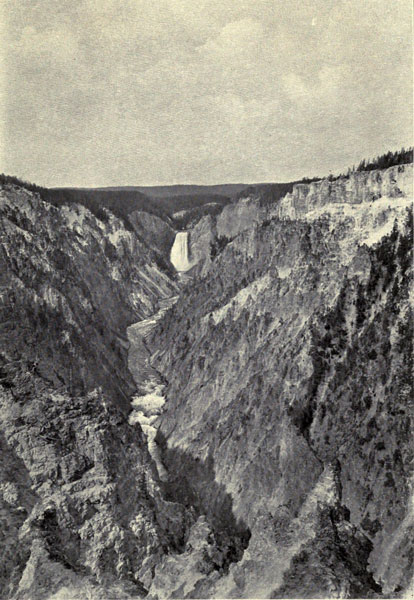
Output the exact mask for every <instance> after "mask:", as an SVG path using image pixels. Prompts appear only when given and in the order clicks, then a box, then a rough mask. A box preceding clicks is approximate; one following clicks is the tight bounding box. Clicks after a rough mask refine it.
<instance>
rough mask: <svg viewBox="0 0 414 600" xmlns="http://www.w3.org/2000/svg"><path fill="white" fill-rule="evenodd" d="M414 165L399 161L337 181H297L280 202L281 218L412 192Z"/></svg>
mask: <svg viewBox="0 0 414 600" xmlns="http://www.w3.org/2000/svg"><path fill="white" fill-rule="evenodd" d="M412 182H413V166H412V164H408V165H398V166H395V167H390V168H389V169H386V170H384V171H381V170H376V171H361V172H355V173H351V174H350V175H349V176H348V177H340V178H339V179H336V180H335V181H329V179H322V180H321V181H317V182H313V183H310V184H297V185H295V186H294V188H293V191H292V193H289V194H286V196H285V197H284V198H283V199H282V201H281V202H280V205H279V211H278V216H279V217H280V218H284V217H287V218H300V217H301V216H303V215H306V213H309V212H311V211H313V210H315V209H317V208H322V207H324V206H325V205H327V204H337V203H345V204H361V203H362V202H374V201H375V200H378V199H379V198H384V197H387V198H399V197H407V196H411V194H412Z"/></svg>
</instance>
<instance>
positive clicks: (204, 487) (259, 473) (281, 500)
mask: <svg viewBox="0 0 414 600" xmlns="http://www.w3.org/2000/svg"><path fill="white" fill-rule="evenodd" d="M410 173H412V166H409V165H401V166H399V167H393V168H391V169H387V170H386V171H384V172H379V171H373V172H369V173H355V174H352V175H351V176H350V178H349V179H348V180H342V179H339V180H336V181H328V180H324V181H321V182H316V183H313V184H309V185H299V186H296V187H294V189H293V190H292V193H291V194H288V195H287V196H285V198H283V199H282V200H280V201H277V202H275V203H272V202H269V201H268V200H267V199H266V198H264V197H261V196H260V194H259V193H255V194H253V195H249V197H246V198H242V199H240V200H239V201H238V202H235V203H232V204H231V205H228V206H226V207H225V208H224V210H223V211H222V213H221V214H219V215H207V216H206V217H203V218H202V219H201V220H200V221H199V222H198V223H197V225H196V226H195V227H194V228H193V229H192V230H191V231H189V232H188V236H186V237H188V241H189V255H188V256H189V258H190V259H191V260H194V261H198V264H197V265H196V266H195V267H193V268H192V269H191V270H190V271H189V272H188V274H186V278H185V279H182V280H181V281H179V280H178V278H177V277H176V275H175V274H174V273H173V270H172V268H171V263H170V261H169V259H168V255H169V250H170V248H171V246H172V242H173V236H174V232H173V231H172V230H170V227H169V225H168V224H166V223H164V222H160V220H159V219H158V218H157V217H154V216H150V215H147V214H146V213H142V214H141V213H140V212H139V213H138V212H137V213H134V214H133V216H132V218H131V222H132V224H133V227H131V228H126V226H125V223H124V222H122V221H120V220H118V219H117V218H115V217H114V216H113V215H112V214H111V213H110V212H109V211H106V210H103V211H101V213H100V214H101V218H97V217H96V216H94V215H92V214H91V213H90V212H89V211H88V210H87V209H86V208H84V207H82V206H79V205H76V204H72V205H71V206H60V207H59V208H57V207H55V206H52V205H50V204H47V203H45V202H43V201H42V200H41V199H40V197H39V196H38V195H37V194H35V193H32V192H28V191H27V190H25V189H23V188H20V187H18V186H14V185H5V186H3V187H2V189H1V190H0V217H1V221H0V236H1V237H0V247H1V255H0V260H1V269H0V294H1V296H0V298H1V304H0V339H1V352H0V446H1V458H0V515H1V518H2V523H3V527H2V531H1V534H0V537H1V545H2V550H3V559H2V569H1V570H0V596H1V597H2V598H3V597H4V598H13V599H16V600H52V599H55V600H58V599H59V600H61V599H64V598H67V599H69V598H70V599H71V600H73V599H79V600H81V599H83V598H85V597H86V596H87V597H90V598H92V599H94V600H95V599H96V600H97V599H98V598H99V599H105V600H106V599H107V598H109V597H115V598H117V599H118V598H143V597H145V596H146V597H148V598H149V599H151V600H164V599H165V600H166V599H167V598H171V597H176V598H252V597H255V598H260V597H263V598H279V597H283V598H295V597H296V598H297V597H329V598H331V597H342V598H344V597H345V598H356V597H365V598H381V597H393V598H394V597H395V598H400V597H404V595H405V593H406V590H408V589H409V578H410V575H411V573H412V556H413V554H412V547H411V545H410V544H411V542H412V533H413V530H414V522H413V513H412V511H411V510H410V506H411V505H410V491H411V487H410V485H411V483H410V481H411V479H410V478H411V471H410V462H411V461H412V457H413V452H412V444H411V439H412V437H411V434H412V430H411V429H410V421H409V401H410V398H411V397H412V394H413V389H412V339H413V319H412V212H410V206H411V205H412V196H411V189H410ZM160 246H161V247H160ZM127 329H128V335H129V339H128V338H127ZM151 386H152V387H151ZM161 393H162V407H161V408H160V410H158V409H157V410H154V411H153V413H151V414H150V415H149V416H148V415H145V414H141V413H143V410H144V408H145V406H144V405H145V403H146V402H147V403H148V402H149V397H150V396H151V401H153V400H154V398H153V396H154V395H157V394H158V395H159V394H161ZM157 401H160V397H158V396H157ZM132 408H133V410H131V409H132ZM140 411H141V413H140ZM138 413H140V414H139V415H138ZM137 415H138V416H137ZM138 417H139V418H138ZM141 425H142V427H141ZM142 428H144V430H145V428H147V430H148V431H151V436H152V437H151V438H149V437H148V435H146V434H145V431H144V430H143V429H142ZM155 431H157V434H156V438H155V440H154V439H153V435H155ZM151 444H152V447H151V448H150V449H151V453H152V455H153V456H154V457H155V459H156V462H157V465H156V464H154V460H152V458H151V454H150V452H149V446H151ZM157 467H158V470H157ZM160 477H161V479H160Z"/></svg>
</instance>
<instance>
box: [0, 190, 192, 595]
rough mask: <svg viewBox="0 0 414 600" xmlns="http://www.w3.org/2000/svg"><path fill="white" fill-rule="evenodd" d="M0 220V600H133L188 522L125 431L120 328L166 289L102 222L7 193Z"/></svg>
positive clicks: (132, 429) (156, 272)
mask: <svg viewBox="0 0 414 600" xmlns="http://www.w3.org/2000/svg"><path fill="white" fill-rule="evenodd" d="M0 212H1V225H0V227H1V229H0V231H1V284H0V285H1V317H0V319H1V322H0V336H1V353H0V430H1V433H0V443H1V450H2V452H1V454H2V459H1V464H0V475H1V480H0V490H1V496H0V502H1V504H0V506H1V508H0V511H1V515H2V523H3V526H2V532H1V538H2V541H1V546H2V568H1V572H0V596H1V597H2V598H8V597H14V598H19V599H20V598H21V599H28V600H29V599H30V600H37V599H39V600H40V599H42V598H49V597H52V596H53V595H54V594H55V593H57V594H58V595H59V597H65V594H66V595H67V597H70V598H74V597H79V598H84V597H85V593H86V591H85V590H87V591H88V593H89V594H90V597H92V598H93V597H96V598H98V597H102V596H103V597H105V598H107V597H108V596H107V594H114V596H115V597H118V598H119V597H131V595H132V596H135V597H137V596H138V597H140V596H142V595H143V594H145V585H146V584H148V577H149V580H151V577H152V570H153V568H154V565H155V564H156V563H157V562H158V561H159V559H160V557H161V556H162V555H163V553H164V552H165V551H168V550H169V549H171V548H175V549H179V548H180V545H181V544H182V543H183V539H184V536H185V531H186V528H187V525H186V520H188V519H189V520H190V522H191V518H192V517H191V514H190V513H188V511H187V512H186V511H185V509H184V508H183V507H181V506H179V505H177V504H174V503H171V502H165V501H164V500H163V499H162V496H161V493H160V491H159V486H158V483H157V482H158V477H157V474H156V471H155V468H154V464H153V461H152V460H151V458H150V456H149V454H148V450H147V444H146V440H145V438H144V436H143V433H142V431H141V428H140V426H139V425H135V426H131V425H129V424H128V413H129V412H130V400H131V395H132V393H133V392H134V391H135V384H134V381H133V379H132V377H131V373H130V372H129V370H128V366H127V355H128V341H127V338H126V328H127V326H128V325H129V324H131V323H133V322H135V321H138V320H140V319H142V318H144V317H145V316H148V315H150V314H152V313H153V312H155V311H156V310H157V307H158V305H159V302H160V300H161V299H162V298H166V297H169V296H171V295H172V294H173V293H175V292H176V290H177V287H176V284H175V282H174V281H173V280H172V279H171V278H170V277H169V276H168V274H167V273H165V272H163V271H162V270H160V268H159V266H158V265H157V261H158V258H157V256H156V253H155V252H152V251H151V250H149V249H148V246H146V245H142V243H141V242H140V241H139V239H138V238H137V236H136V235H135V234H134V233H133V232H131V231H128V230H126V229H125V227H124V226H123V224H122V222H120V221H119V220H117V219H116V218H115V217H113V215H111V214H110V213H108V214H107V218H106V219H105V221H100V220H98V219H97V218H95V217H94V216H93V215H92V214H91V213H90V212H89V211H88V210H87V209H85V208H84V207H82V206H78V205H72V206H71V207H66V206H63V207H61V208H56V207H54V206H51V205H50V204H47V203H45V202H43V201H42V200H41V199H40V198H39V196H38V195H36V194H33V193H31V192H28V191H27V190H24V189H22V188H19V187H17V186H6V187H4V188H3V189H2V190H1V192H0ZM62 590H63V591H62ZM65 590H66V591H65Z"/></svg>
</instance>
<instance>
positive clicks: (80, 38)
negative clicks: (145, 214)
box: [1, 0, 412, 185]
mask: <svg viewBox="0 0 414 600" xmlns="http://www.w3.org/2000/svg"><path fill="white" fill-rule="evenodd" d="M5 3H6V5H7V6H6V8H7V10H8V15H9V22H8V25H7V28H8V44H9V47H10V49H11V51H10V53H9V54H8V56H7V60H6V62H7V66H8V69H7V89H6V105H7V106H6V112H5V117H6V118H5V121H6V131H5V134H6V136H5V140H6V141H5V144H6V145H7V153H5V162H4V165H2V167H1V169H2V170H4V171H7V172H11V173H15V174H18V175H21V176H23V177H26V178H28V179H31V180H35V181H37V182H39V183H46V184H50V185H63V184H66V185H70V184H72V185H92V184H98V185H110V184H127V183H129V184H131V183H137V184H138V183H142V184H151V183H154V184H155V183H168V182H174V181H184V182H185V181H199V182H204V183H209V182H216V181H231V180H233V181H234V180H246V181H249V180H250V181H254V180H287V179H291V178H295V177H298V176H301V175H305V174H312V173H324V172H327V171H329V170H330V169H331V168H332V169H335V168H344V167H346V166H347V164H349V163H351V164H352V162H357V161H358V160H359V159H360V158H361V157H362V156H364V155H372V154H373V153H378V152H381V151H383V150H387V149H388V147H395V146H398V145H400V144H406V145H407V144H409V142H410V139H409V137H410V131H411V129H410V125H411V79H412V75H411V53H410V44H411V40H410V24H409V16H410V5H409V3H408V0H398V1H397V2H395V3H392V5H390V4H389V3H388V2H386V0H365V1H364V2H363V3H361V2H359V1H357V0H347V1H346V2H345V3H340V4H338V3H336V2H334V1H333V0H302V1H301V2H299V0H286V2H284V3H275V2H274V0H256V1H255V2H250V0H237V1H236V0H226V2H222V1H218V0H199V2H197V3H194V2H193V0H157V2H155V3H150V2H148V0H122V1H121V0H99V2H97V1H96V0H72V2H70V3H69V2H68V3H67V2H62V3H56V2H54V1H52V0H37V1H36V2H34V1H33V0H31V1H30V2H29V1H28V0H13V1H11V0H5Z"/></svg>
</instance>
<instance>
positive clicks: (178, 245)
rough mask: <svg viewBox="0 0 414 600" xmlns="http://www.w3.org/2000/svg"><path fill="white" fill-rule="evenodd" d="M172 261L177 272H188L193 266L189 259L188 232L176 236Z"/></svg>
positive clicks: (172, 249) (172, 250)
mask: <svg viewBox="0 0 414 600" xmlns="http://www.w3.org/2000/svg"><path fill="white" fill-rule="evenodd" d="M170 260H171V262H172V264H173V265H174V267H175V268H176V270H177V271H188V269H191V267H192V266H193V264H192V263H191V262H190V261H189V259H188V231H179V232H178V233H177V235H176V236H175V240H174V244H173V247H172V248H171V254H170Z"/></svg>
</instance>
